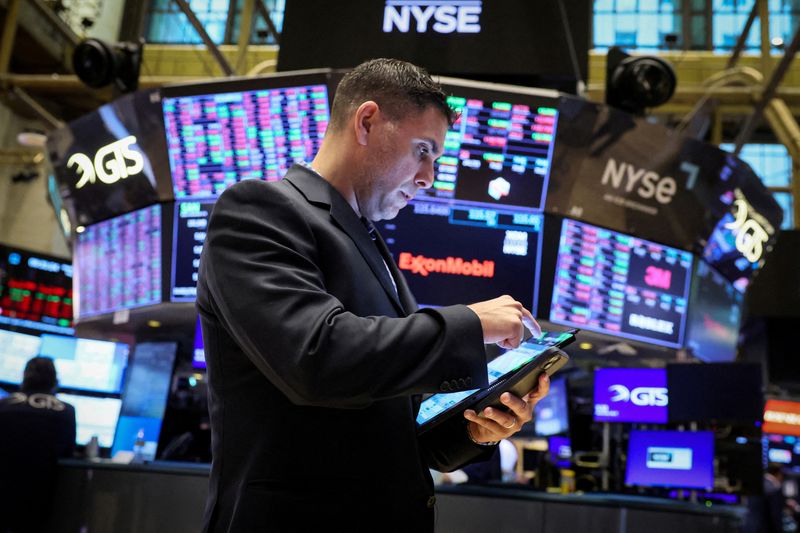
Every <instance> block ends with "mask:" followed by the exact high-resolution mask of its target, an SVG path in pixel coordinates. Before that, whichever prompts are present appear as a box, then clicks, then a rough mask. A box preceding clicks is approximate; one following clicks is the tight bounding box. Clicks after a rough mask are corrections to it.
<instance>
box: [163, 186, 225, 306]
mask: <svg viewBox="0 0 800 533" xmlns="http://www.w3.org/2000/svg"><path fill="white" fill-rule="evenodd" d="M213 208H214V202H192V201H184V202H176V203H175V222H174V232H175V233H174V236H173V240H172V243H173V244H172V276H171V287H170V299H171V300H172V301H173V302H193V301H194V300H195V299H196V297H197V275H198V274H197V273H198V269H199V268H200V254H201V253H202V252H203V241H205V238H206V228H207V227H208V220H209V218H210V217H211V210H212V209H213Z"/></svg>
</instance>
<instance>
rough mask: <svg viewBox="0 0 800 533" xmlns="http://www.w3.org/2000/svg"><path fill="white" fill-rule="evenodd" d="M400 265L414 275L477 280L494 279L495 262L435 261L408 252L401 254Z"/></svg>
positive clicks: (451, 258) (459, 259)
mask: <svg viewBox="0 0 800 533" xmlns="http://www.w3.org/2000/svg"><path fill="white" fill-rule="evenodd" d="M398 265H399V266H400V269H401V270H408V271H410V272H411V273H412V274H419V275H420V276H427V275H428V274H430V273H431V272H435V273H437V274H454V275H457V276H474V277H477V278H493V277H494V261H478V260H477V259H473V260H472V261H467V260H465V259H462V258H460V257H448V258H447V259H435V258H432V257H425V256H424V255H413V254H410V253H408V252H402V253H401V254H400V261H398Z"/></svg>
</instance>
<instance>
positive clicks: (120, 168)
mask: <svg viewBox="0 0 800 533" xmlns="http://www.w3.org/2000/svg"><path fill="white" fill-rule="evenodd" d="M133 144H136V137H134V136H133V135H129V136H128V137H125V138H123V139H120V140H118V141H115V142H113V143H111V144H107V145H105V146H103V147H102V148H100V149H99V150H98V151H97V153H96V154H95V156H94V160H92V159H91V158H90V157H89V156H88V155H86V154H82V153H76V154H72V157H70V158H69V160H68V161H67V168H70V169H71V168H73V167H76V171H77V172H78V174H79V177H80V179H79V180H78V183H77V184H76V186H75V187H76V188H77V189H81V188H83V187H84V186H85V185H86V184H87V183H95V182H96V181H97V180H100V181H101V182H102V183H105V184H107V185H111V184H113V183H116V182H118V181H119V180H121V179H124V178H127V177H128V176H132V175H134V174H138V173H139V172H141V171H142V170H143V169H144V158H143V157H142V154H141V153H140V152H138V151H136V150H133V149H132V148H131V145H133Z"/></svg>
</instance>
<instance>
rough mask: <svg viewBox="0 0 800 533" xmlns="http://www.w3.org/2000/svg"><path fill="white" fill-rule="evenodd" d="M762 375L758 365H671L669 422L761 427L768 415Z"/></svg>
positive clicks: (669, 365) (669, 372) (669, 370)
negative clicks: (719, 422) (739, 423)
mask: <svg viewBox="0 0 800 533" xmlns="http://www.w3.org/2000/svg"><path fill="white" fill-rule="evenodd" d="M762 374H763V369H762V368H761V365H760V364H758V363H703V364H691V363H675V364H668V365H667V388H668V389H669V406H668V421H669V422H693V421H713V420H717V421H731V422H742V423H748V424H753V423H757V422H758V421H760V420H761V417H762V415H763V413H764V411H763V408H764V392H763V390H762V386H763V382H762ZM773 433H776V432H773Z"/></svg>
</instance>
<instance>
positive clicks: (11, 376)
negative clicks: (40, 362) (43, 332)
mask: <svg viewBox="0 0 800 533" xmlns="http://www.w3.org/2000/svg"><path fill="white" fill-rule="evenodd" d="M41 346H42V339H41V337H39V336H37V335H27V334H25V333H19V332H17V331H4V330H2V329H0V382H4V383H13V384H15V385H18V384H20V383H22V373H23V371H24V370H25V364H26V363H27V362H28V361H29V360H30V359H31V358H33V357H36V356H37V355H39V348H40V347H41Z"/></svg>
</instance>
